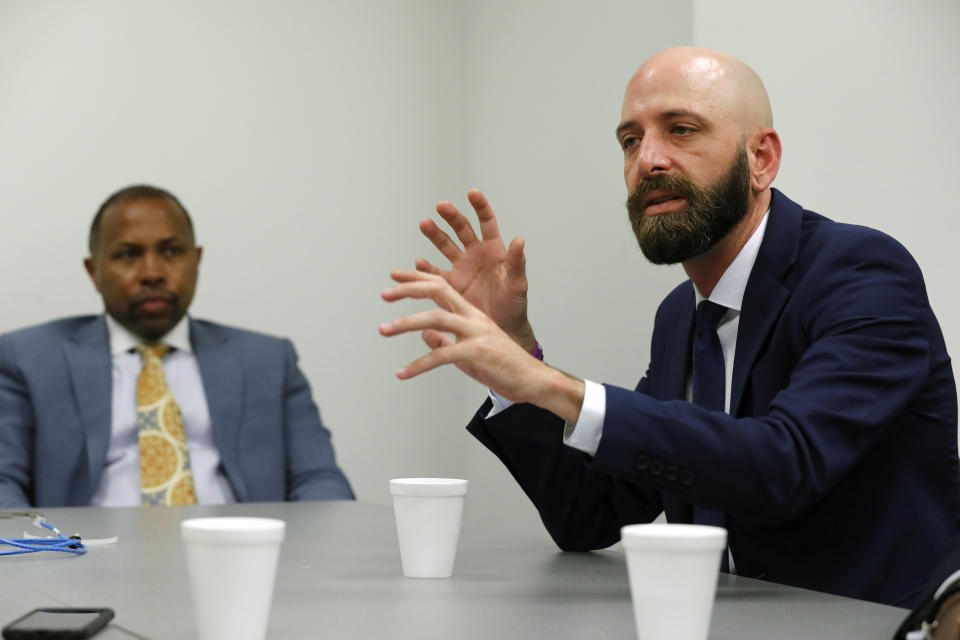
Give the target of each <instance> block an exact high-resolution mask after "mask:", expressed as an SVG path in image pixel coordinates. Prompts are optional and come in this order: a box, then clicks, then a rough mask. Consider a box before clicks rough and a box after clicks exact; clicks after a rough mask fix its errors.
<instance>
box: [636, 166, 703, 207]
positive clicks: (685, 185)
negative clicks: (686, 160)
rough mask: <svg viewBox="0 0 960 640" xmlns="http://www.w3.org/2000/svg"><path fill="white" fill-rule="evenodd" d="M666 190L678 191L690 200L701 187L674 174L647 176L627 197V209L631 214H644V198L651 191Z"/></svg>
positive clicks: (688, 179)
mask: <svg viewBox="0 0 960 640" xmlns="http://www.w3.org/2000/svg"><path fill="white" fill-rule="evenodd" d="M658 189H664V190H667V191H676V192H677V193H679V194H681V195H683V196H684V197H686V198H687V199H690V198H691V197H692V196H693V195H694V194H696V193H697V192H698V191H699V185H697V183H696V182H694V181H693V180H691V179H690V178H687V177H686V176H681V175H674V174H665V173H663V174H657V175H653V176H646V177H644V178H641V179H640V182H638V183H637V186H635V187H634V188H633V191H631V192H630V194H629V195H628V196H627V209H628V210H629V211H630V212H631V213H636V214H639V213H643V197H644V196H645V195H647V194H648V193H650V192H651V191H657V190H658Z"/></svg>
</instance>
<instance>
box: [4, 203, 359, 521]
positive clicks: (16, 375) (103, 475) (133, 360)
mask: <svg viewBox="0 0 960 640" xmlns="http://www.w3.org/2000/svg"><path fill="white" fill-rule="evenodd" d="M89 244H90V257H89V258H87V259H86V260H85V261H84V264H85V266H86V269H87V272H88V273H89V275H90V278H91V279H92V280H93V283H94V285H95V286H96V288H97V291H98V292H99V293H100V295H101V296H102V298H103V302H104V307H105V309H106V313H105V314H104V315H100V316H83V317H73V318H64V319H60V320H56V321H54V322H50V323H48V324H43V325H38V326H35V327H29V328H26V329H21V330H19V331H15V332H12V333H9V334H6V335H4V336H2V337H0V507H2V508H12V507H14V508H20V507H27V506H35V507H53V506H84V505H91V504H92V505H104V506H128V505H137V504H141V502H142V496H141V486H140V473H141V470H140V452H139V448H138V427H137V421H138V418H137V407H136V403H137V400H136V398H137V379H138V375H139V372H140V369H141V363H142V356H141V355H140V353H139V352H137V351H136V347H137V346H138V345H140V344H148V343H164V344H166V345H168V346H169V347H172V349H171V350H170V352H169V353H167V354H166V355H165V356H164V357H163V365H162V367H163V372H164V378H165V380H166V383H167V386H168V388H169V390H170V391H171V392H172V394H173V397H174V399H175V401H176V403H177V405H178V407H179V409H180V413H181V414H182V424H183V430H184V432H185V436H186V441H187V445H188V450H189V456H188V457H189V468H190V471H191V472H192V476H193V484H194V487H195V494H196V498H197V501H198V502H200V503H206V504H216V503H224V502H233V501H244V502H252V501H278V500H324V499H352V498H353V493H352V491H351V489H350V485H349V483H348V482H347V479H346V477H345V476H344V475H343V473H342V472H341V471H340V469H339V468H338V466H337V464H336V461H335V459H334V453H333V448H332V445H331V442H330V433H329V432H328V431H327V430H326V429H325V428H324V427H323V425H322V424H321V422H320V415H319V412H318V411H317V407H316V405H315V404H314V402H313V400H312V399H311V395H310V388H309V385H308V383H307V380H306V378H304V376H303V374H302V373H301V372H300V369H299V368H298V367H297V355H296V352H295V351H294V348H293V345H292V344H291V343H290V342H289V341H288V340H284V339H280V338H274V337H270V336H266V335H263V334H258V333H253V332H250V331H244V330H240V329H234V328H231V327H226V326H223V325H219V324H214V323H211V322H205V321H202V320H195V319H193V318H189V317H187V315H186V312H187V309H188V308H189V306H190V303H191V301H192V300H193V295H194V290H195V288H196V284H197V275H198V269H199V264H200V258H201V255H202V250H201V248H200V247H199V246H197V245H196V243H195V239H194V231H193V223H192V221H191V220H190V216H189V214H188V213H187V211H186V209H185V208H184V207H183V206H182V205H181V204H180V202H179V201H178V200H177V199H176V198H175V197H174V196H173V195H172V194H170V193H169V192H167V191H164V190H162V189H157V188H155V187H150V186H146V185H138V186H133V187H128V188H126V189H122V190H120V191H118V192H117V193H114V194H113V195H112V196H110V197H109V198H108V199H107V200H106V201H105V202H104V203H103V205H102V206H101V207H100V210H99V211H98V212H97V214H96V216H95V218H94V221H93V224H92V226H91V230H90V241H89Z"/></svg>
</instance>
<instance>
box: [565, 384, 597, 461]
mask: <svg viewBox="0 0 960 640" xmlns="http://www.w3.org/2000/svg"><path fill="white" fill-rule="evenodd" d="M583 383H584V390H583V406H582V407H581V408H580V417H579V418H578V419H577V424H576V425H572V426H571V425H570V423H569V422H567V423H565V424H564V425H563V444H565V445H567V446H568V447H573V448H574V449H579V450H580V451H583V452H584V453H588V454H590V455H591V456H593V455H596V454H597V449H598V448H599V447H600V437H601V436H602V435H603V418H604V416H606V413H607V390H606V389H604V387H603V385H602V384H597V383H596V382H591V381H590V380H584V381H583Z"/></svg>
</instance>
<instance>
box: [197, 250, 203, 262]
mask: <svg viewBox="0 0 960 640" xmlns="http://www.w3.org/2000/svg"><path fill="white" fill-rule="evenodd" d="M201 259H203V247H197V264H200V260H201Z"/></svg>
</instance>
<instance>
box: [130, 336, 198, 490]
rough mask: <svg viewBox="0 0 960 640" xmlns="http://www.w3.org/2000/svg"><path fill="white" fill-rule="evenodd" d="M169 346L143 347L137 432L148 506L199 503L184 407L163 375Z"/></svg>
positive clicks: (142, 481)
mask: <svg viewBox="0 0 960 640" xmlns="http://www.w3.org/2000/svg"><path fill="white" fill-rule="evenodd" d="M169 350H170V347H169V346H168V345H165V344H142V345H140V346H138V347H137V351H139V352H140V354H141V355H142V356H143V368H142V369H140V376H139V377H138V378H137V432H138V434H139V436H138V437H139V440H140V494H141V499H142V503H143V504H145V505H158V504H165V505H175V504H196V503H197V494H196V492H195V491H194V487H193V471H191V469H190V451H189V449H188V448H187V437H186V434H185V433H184V430H183V418H182V417H181V415H180V407H178V406H177V401H176V400H174V398H173V394H172V393H170V389H169V388H168V387H167V379H166V378H165V377H164V375H163V361H162V358H163V356H164V355H165V354H166V353H167V352H168V351H169Z"/></svg>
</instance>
